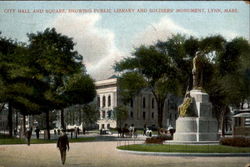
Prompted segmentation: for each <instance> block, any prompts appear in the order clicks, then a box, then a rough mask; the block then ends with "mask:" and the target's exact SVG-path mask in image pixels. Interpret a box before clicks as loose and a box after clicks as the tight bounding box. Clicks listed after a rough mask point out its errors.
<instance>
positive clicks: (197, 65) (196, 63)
mask: <svg viewBox="0 0 250 167" xmlns="http://www.w3.org/2000/svg"><path fill="white" fill-rule="evenodd" d="M202 56H203V55H202V52H200V51H198V52H196V55H195V57H194V59H193V69H192V74H193V89H196V88H198V87H202V73H203V72H202V66H203V61H202Z"/></svg>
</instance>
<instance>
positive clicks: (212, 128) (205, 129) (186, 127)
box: [174, 117, 219, 142]
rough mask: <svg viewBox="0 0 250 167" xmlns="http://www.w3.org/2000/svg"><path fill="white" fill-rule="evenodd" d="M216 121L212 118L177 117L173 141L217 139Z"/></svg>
mask: <svg viewBox="0 0 250 167" xmlns="http://www.w3.org/2000/svg"><path fill="white" fill-rule="evenodd" d="M218 139H219V135H218V133H217V121H216V120H215V119H213V118H210V119H208V118H197V117H179V118H178V119H177V121H176V133H175V134H174V141H196V142H198V141H218Z"/></svg>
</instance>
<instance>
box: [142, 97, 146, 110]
mask: <svg viewBox="0 0 250 167" xmlns="http://www.w3.org/2000/svg"><path fill="white" fill-rule="evenodd" d="M142 107H143V108H145V107H146V99H145V97H143V99H142Z"/></svg>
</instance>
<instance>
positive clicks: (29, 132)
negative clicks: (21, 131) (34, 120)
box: [25, 127, 32, 146]
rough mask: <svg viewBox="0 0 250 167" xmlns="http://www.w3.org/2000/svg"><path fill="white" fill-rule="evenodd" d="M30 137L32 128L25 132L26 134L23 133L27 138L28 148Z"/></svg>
mask: <svg viewBox="0 0 250 167" xmlns="http://www.w3.org/2000/svg"><path fill="white" fill-rule="evenodd" d="M31 135H32V127H31V128H30V129H29V130H27V131H26V133H25V136H26V138H27V144H28V146H29V145H30V138H31Z"/></svg>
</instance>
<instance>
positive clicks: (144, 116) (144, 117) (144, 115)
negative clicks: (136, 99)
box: [142, 112, 146, 120]
mask: <svg viewBox="0 0 250 167" xmlns="http://www.w3.org/2000/svg"><path fill="white" fill-rule="evenodd" d="M142 114H143V115H142V117H143V120H145V119H146V113H145V112H143V113H142Z"/></svg>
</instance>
